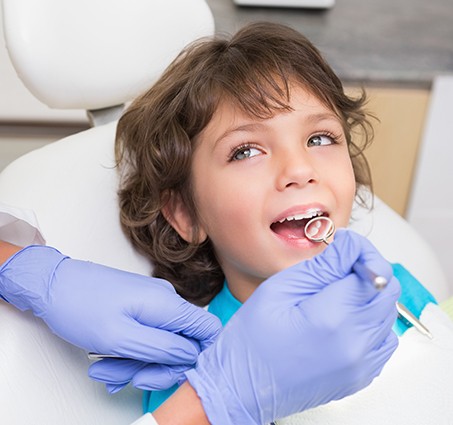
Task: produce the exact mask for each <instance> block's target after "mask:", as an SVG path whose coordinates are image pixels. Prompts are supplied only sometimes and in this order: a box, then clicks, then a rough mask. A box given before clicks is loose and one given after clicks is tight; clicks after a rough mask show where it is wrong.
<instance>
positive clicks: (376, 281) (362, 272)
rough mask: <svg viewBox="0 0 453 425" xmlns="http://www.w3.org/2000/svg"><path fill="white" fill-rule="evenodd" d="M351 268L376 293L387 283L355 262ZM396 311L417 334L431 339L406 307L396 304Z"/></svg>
mask: <svg viewBox="0 0 453 425" xmlns="http://www.w3.org/2000/svg"><path fill="white" fill-rule="evenodd" d="M352 268H353V270H354V271H355V272H356V273H357V274H358V275H359V276H360V277H361V278H362V279H365V280H368V281H370V282H372V283H373V285H374V287H375V288H376V289H377V290H378V291H381V290H382V289H384V288H385V287H386V286H387V283H388V282H387V279H386V278H385V277H384V276H379V275H377V274H376V273H374V272H373V271H372V270H370V269H369V268H368V267H366V266H365V265H364V264H362V263H359V262H358V261H357V262H356V263H355V264H354V266H353V267H352ZM396 309H397V310H398V315H399V316H400V318H402V319H403V321H405V322H407V323H409V324H411V325H412V326H413V327H414V328H416V329H417V330H418V331H419V332H421V333H422V334H423V335H425V336H427V337H428V338H430V339H432V338H433V336H432V334H431V332H430V331H429V330H428V328H427V327H426V326H425V325H424V324H423V323H422V322H420V320H418V319H417V317H416V316H414V315H413V314H412V313H411V312H410V310H409V309H408V308H407V307H405V306H404V305H403V304H401V303H400V302H397V303H396Z"/></svg>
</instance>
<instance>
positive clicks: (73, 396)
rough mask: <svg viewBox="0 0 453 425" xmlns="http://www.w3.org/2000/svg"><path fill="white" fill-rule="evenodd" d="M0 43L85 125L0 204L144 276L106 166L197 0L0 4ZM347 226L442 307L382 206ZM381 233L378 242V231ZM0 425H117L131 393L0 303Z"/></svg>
mask: <svg viewBox="0 0 453 425" xmlns="http://www.w3.org/2000/svg"><path fill="white" fill-rule="evenodd" d="M3 19H4V29H5V40H6V45H7V48H8V50H9V54H10V57H11V60H12V63H13V65H14V67H15V68H16V70H17V73H18V75H19V76H20V78H21V79H22V81H23V83H24V84H25V85H26V86H27V88H28V89H29V90H30V92H31V93H33V94H34V95H35V96H36V97H37V98H38V99H39V100H41V101H42V102H43V103H45V104H46V105H48V106H49V107H51V108H62V109H65V108H69V109H85V110H87V111H88V115H89V117H90V122H91V123H92V125H93V127H92V128H90V129H89V130H86V131H82V132H80V133H77V134H74V135H72V136H70V137H67V138H65V139H63V140H60V141H57V142H54V143H51V144H49V145H47V146H45V147H43V148H41V149H38V150H35V151H33V152H30V153H29V154H27V155H25V156H23V157H21V158H19V159H18V160H16V161H15V162H13V163H11V164H10V165H9V166H8V167H7V168H6V169H5V170H4V171H3V172H2V173H1V174H0V199H1V200H2V201H3V202H4V203H7V204H9V205H11V206H14V207H18V208H21V209H26V210H29V211H31V212H33V213H34V215H35V217H36V220H37V222H38V224H39V228H40V230H41V233H42V235H43V237H44V238H45V240H46V242H47V244H49V245H51V246H55V247H57V248H58V249H59V250H60V251H62V252H64V253H65V254H67V255H70V256H71V257H73V258H78V259H85V260H90V261H94V262H97V263H101V264H105V265H108V266H112V267H117V268H121V269H125V270H128V271H132V272H137V273H142V274H147V275H149V274H150V273H151V266H150V264H149V263H148V261H147V260H146V259H145V258H143V257H142V256H141V255H139V254H138V253H137V252H136V251H135V250H134V249H133V247H132V246H131V244H130V243H129V241H128V240H127V239H126V237H125V236H124V234H123V233H122V230H121V226H120V222H119V211H118V203H117V194H116V190H117V185H118V176H117V171H116V169H115V162H114V153H113V149H114V137H115V129H116V122H117V119H118V117H119V114H121V111H122V108H123V105H124V104H127V102H129V101H130V100H131V99H133V98H134V97H135V96H136V95H137V94H139V93H140V92H142V91H144V90H146V89H147V88H148V87H149V86H150V85H151V84H152V83H153V81H154V80H155V79H156V78H157V77H158V76H159V75H160V73H161V72H162V71H163V69H164V68H165V67H166V66H167V65H168V64H169V62H170V61H171V60H172V59H173V58H174V57H175V56H176V54H177V53H178V52H179V51H180V50H181V48H182V47H183V46H184V45H186V44H187V43H189V42H190V41H192V40H193V39H196V38H198V37H200V36H204V35H209V34H212V33H213V30H214V24H213V18H212V15H211V12H210V10H209V8H208V6H207V4H206V3H205V1H203V0H134V1H128V0H78V1H76V2H61V1H59V0H3ZM354 217H355V221H354V223H353V224H352V227H353V228H354V229H355V230H357V231H358V232H360V233H362V234H364V235H367V236H368V237H369V238H370V239H371V241H372V242H374V244H375V245H376V246H377V247H378V248H379V249H380V250H381V252H382V253H383V254H384V256H386V257H387V258H388V260H389V261H391V262H400V263H402V264H404V265H405V267H406V268H408V269H409V270H410V271H411V272H412V273H413V274H414V275H415V276H416V277H417V278H418V279H419V280H420V281H421V282H423V283H424V284H425V286H427V287H428V288H429V289H430V290H431V292H432V293H433V294H434V295H435V296H436V297H437V298H438V299H439V300H443V299H445V298H446V297H447V296H449V293H448V289H447V288H448V286H447V283H446V279H445V277H444V275H443V273H442V270H441V267H440V265H439V263H438V261H437V259H436V257H435V256H434V254H433V252H432V250H431V249H430V247H429V246H428V245H427V244H426V243H425V242H424V241H423V240H422V239H421V237H420V236H419V235H418V234H417V233H416V232H415V231H414V229H413V228H412V227H411V226H410V225H409V224H408V223H407V222H406V221H405V220H404V219H402V218H401V217H400V216H399V215H398V214H396V213H395V212H394V211H393V210H391V209H390V208H389V207H388V206H387V205H386V204H385V203H383V202H382V201H381V200H379V199H375V208H374V209H373V210H372V211H371V212H370V211H368V210H366V209H364V208H361V207H359V206H357V207H356V208H355V211H354ZM389 234H393V235H394V236H393V238H391V239H389V238H388V235H389ZM0 323H1V326H0V400H2V412H1V414H0V417H1V422H2V423H5V424H30V423H32V424H38V425H40V424H43V425H44V424H45V425H57V424H58V425H62V424H66V425H75V424H84V425H101V424H102V425H117V424H118V425H127V424H129V423H131V422H132V421H134V420H135V419H136V418H138V417H139V416H140V415H141V399H140V394H139V392H138V391H135V390H134V389H131V388H127V389H126V390H123V391H121V392H119V393H118V394H115V395H114V396H110V395H108V394H107V393H106V391H105V389H104V387H103V385H101V384H99V383H96V382H93V381H91V380H90V379H89V378H88V377H87V368H88V366H89V360H88V359H87V357H86V353H85V352H83V351H82V350H80V349H78V348H75V347H72V346H70V345H69V344H67V343H65V342H64V341H62V340H60V339H59V338H57V337H56V336H55V335H53V334H52V333H51V332H50V331H49V330H48V329H47V328H46V327H45V325H44V324H43V323H42V322H41V321H40V320H39V319H37V318H35V317H34V316H33V315H31V314H24V313H21V312H18V311H16V310H15V309H14V308H12V307H11V306H9V305H8V304H6V303H1V304H0Z"/></svg>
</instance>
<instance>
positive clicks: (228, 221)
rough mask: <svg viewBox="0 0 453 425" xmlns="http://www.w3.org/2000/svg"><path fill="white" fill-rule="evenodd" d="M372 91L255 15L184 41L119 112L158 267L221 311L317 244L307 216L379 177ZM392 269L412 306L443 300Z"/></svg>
mask: <svg viewBox="0 0 453 425" xmlns="http://www.w3.org/2000/svg"><path fill="white" fill-rule="evenodd" d="M364 105H365V95H364V94H363V95H362V96H361V97H359V98H357V99H353V98H350V97H348V96H347V95H345V93H344V91H343V88H342V84H341V82H340V80H339V79H338V77H337V76H336V75H335V73H334V72H333V71H332V69H331V68H330V67H329V65H328V64H327V63H326V62H325V61H324V59H323V58H322V56H321V55H320V53H319V52H318V51H317V49H316V48H315V47H314V46H313V45H312V44H311V43H310V42H309V41H308V40H307V39H306V38H305V37H304V36H302V35H301V34H300V33H298V32H296V31H294V30H292V29H290V28H288V27H285V26H281V25H277V24H270V23H255V24H250V25H248V26H246V27H245V28H243V29H242V30H240V31H239V32H238V33H237V34H236V35H235V36H233V37H232V38H231V39H229V40H228V39H222V38H215V39H210V40H204V41H200V42H198V43H195V44H194V45H192V46H189V47H188V48H187V49H186V50H184V51H183V52H182V53H181V55H180V56H179V57H178V58H177V59H176V60H175V62H174V63H173V64H172V65H171V66H170V67H169V68H168V69H167V71H166V72H165V73H164V75H163V76H162V77H161V79H160V80H159V81H158V82H157V83H156V84H155V85H154V86H153V87H151V89H150V90H149V91H148V92H147V93H145V94H144V95H143V96H141V97H140V98H138V99H137V100H136V101H135V102H134V103H133V104H132V105H131V106H130V108H129V109H128V110H127V111H126V113H125V114H124V116H123V117H122V119H121V120H120V122H119V124H118V133H117V157H118V160H119V161H120V163H121V164H122V167H123V168H122V169H123V176H122V189H121V191H120V206H121V221H122V223H123V226H124V228H125V230H126V232H127V233H128V235H129V237H130V238H131V240H132V241H133V243H134V244H135V246H136V247H137V248H139V250H141V251H142V252H144V253H145V254H146V255H147V256H148V257H149V258H150V260H151V261H152V263H153V264H154V275H155V276H158V277H162V278H164V279H167V280H169V281H170V282H173V284H174V286H175V288H176V289H177V291H178V292H179V293H180V294H181V295H182V296H183V297H185V298H186V299H188V300H190V301H192V302H194V303H196V304H198V305H206V304H208V303H210V306H209V309H210V311H212V312H214V313H215V314H217V315H218V316H219V317H220V318H221V320H222V322H223V323H226V322H227V321H228V319H229V318H230V317H231V315H232V314H234V312H235V311H236V310H237V308H239V306H240V305H241V303H242V302H244V301H245V300H246V299H247V298H248V297H249V296H250V295H251V294H252V293H253V291H254V290H255V289H256V288H257V286H258V285H259V284H260V283H261V282H262V281H263V280H265V279H266V278H268V277H269V276H271V275H273V274H275V273H276V272H278V271H280V270H282V269H284V268H286V267H289V266H291V265H293V264H295V263H297V262H299V261H301V260H304V259H308V258H311V257H313V256H315V255H316V254H318V253H320V252H321V251H322V250H323V249H324V248H325V245H324V244H322V243H314V242H310V241H309V240H308V239H307V238H306V237H305V234H304V230H303V229H304V226H305V224H306V222H307V221H308V220H309V219H310V218H312V217H315V216H326V217H329V218H330V219H332V220H333V222H334V223H335V225H336V227H346V226H347V225H348V223H349V220H350V218H351V210H352V205H353V202H354V199H355V198H356V197H358V196H359V195H358V194H359V193H360V192H359V189H360V188H362V187H368V188H370V186H371V178H370V173H369V168H368V165H367V163H366V160H365V158H364V156H363V150H364V148H365V147H366V146H367V145H368V143H369V142H370V141H371V138H372V137H371V136H372V130H371V125H370V122H369V120H368V118H367V116H366V114H365V111H364ZM353 134H354V135H357V134H360V135H361V138H360V141H358V140H357V139H356V138H354V139H353ZM395 272H397V273H399V277H402V279H401V280H403V281H406V282H410V285H408V284H407V283H406V284H405V283H404V282H402V286H403V292H405V294H406V295H405V296H406V298H405V302H406V304H407V303H408V302H409V301H410V300H411V299H414V300H416V303H415V304H416V305H415V304H414V309H415V310H416V311H413V313H414V314H416V315H419V314H420V312H421V310H423V308H424V307H425V305H426V304H427V303H429V302H435V301H434V299H433V297H432V296H431V295H430V294H429V293H428V292H427V291H426V290H425V289H424V288H423V287H421V285H419V284H418V283H417V282H415V281H414V279H413V278H411V277H410V275H409V274H408V273H407V272H406V271H405V270H404V269H402V268H401V267H395ZM194 276H196V279H194ZM409 287H410V288H411V289H408V288H409ZM408 294H409V295H408ZM403 296H404V294H403ZM411 306H412V304H411ZM399 326H402V325H401V324H400V325H399ZM403 330H404V329H403ZM153 399H154V395H153V397H152V398H151V402H150V403H151V406H156V403H158V402H159V400H158V399H154V400H153ZM151 408H152V407H151ZM315 410H316V409H315ZM348 420H350V418H349V419H348ZM295 423H297V422H295ZM321 423H322V422H321Z"/></svg>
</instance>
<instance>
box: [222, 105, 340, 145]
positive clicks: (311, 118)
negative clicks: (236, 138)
mask: <svg viewBox="0 0 453 425" xmlns="http://www.w3.org/2000/svg"><path fill="white" fill-rule="evenodd" d="M304 121H306V122H307V124H317V123H319V122H322V121H336V122H338V123H339V124H341V121H340V119H339V118H338V116H337V115H335V114H334V113H333V112H321V113H317V114H310V115H308V116H306V117H305V118H304ZM264 128H266V124H265V123H261V122H258V123H256V122H252V123H246V124H241V125H239V126H237V127H233V128H229V129H227V130H226V131H225V132H224V133H223V134H222V135H221V136H220V137H219V138H218V139H217V140H216V141H215V142H214V146H217V144H218V143H219V142H221V141H222V140H223V139H225V138H226V137H228V136H229V135H230V134H233V133H241V132H253V131H256V130H263V129H264Z"/></svg>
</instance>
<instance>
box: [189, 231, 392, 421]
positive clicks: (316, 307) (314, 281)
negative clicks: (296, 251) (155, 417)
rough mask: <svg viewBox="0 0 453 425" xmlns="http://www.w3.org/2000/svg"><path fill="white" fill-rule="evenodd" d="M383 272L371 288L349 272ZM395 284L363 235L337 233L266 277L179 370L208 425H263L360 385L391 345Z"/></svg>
mask: <svg viewBox="0 0 453 425" xmlns="http://www.w3.org/2000/svg"><path fill="white" fill-rule="evenodd" d="M357 260H360V261H362V262H363V263H365V264H366V265H368V266H369V267H370V268H371V269H372V270H374V271H375V272H376V273H378V274H381V275H383V276H385V277H386V278H387V279H388V280H389V285H388V286H387V288H386V289H384V290H383V291H382V292H380V293H379V292H377V291H376V289H374V287H373V286H372V285H371V283H368V282H364V281H361V280H360V278H359V277H358V276H357V275H355V274H354V273H353V272H352V269H351V268H352V265H353V264H354V262H355V261H357ZM399 293H400V288H399V284H398V282H397V281H396V279H394V278H393V277H392V269H391V266H390V264H388V263H387V262H386V261H385V260H384V259H383V258H382V257H381V256H380V255H379V254H378V252H377V251H376V250H375V248H374V247H373V246H372V245H371V244H370V243H369V242H368V241H367V240H366V239H364V238H363V237H361V236H359V235H357V234H354V233H352V232H349V231H342V230H339V231H338V232H337V234H336V236H335V241H334V242H333V243H332V244H331V245H330V246H329V247H327V248H326V250H325V251H324V252H323V253H322V254H320V255H319V256H317V257H315V258H314V259H312V260H308V261H304V262H302V263H299V264H297V265H296V266H293V267H291V268H289V269H286V270H284V271H282V272H280V273H278V274H276V275H274V276H273V277H271V278H269V279H268V280H267V281H265V282H264V283H263V284H262V285H261V286H260V287H259V288H258V289H257V290H256V291H255V292H254V294H253V295H252V296H251V297H250V298H249V299H248V300H247V302H246V303H244V305H243V306H242V307H241V308H240V309H239V310H238V312H237V313H236V314H235V315H234V316H233V317H232V319H231V320H230V322H229V323H228V324H227V325H226V327H225V328H224V331H223V332H222V333H221V334H220V336H219V338H218V339H217V341H216V342H215V343H214V344H213V345H212V346H210V347H209V348H208V349H206V350H205V351H203V352H202V353H201V354H200V356H199V359H198V363H197V366H196V368H194V369H192V370H189V371H187V372H185V374H186V376H187V378H188V380H189V382H190V384H191V385H192V386H193V387H194V388H195V390H196V392H197V394H198V395H199V397H200V398H201V401H202V403H203V406H204V410H205V412H206V414H207V416H208V418H209V421H210V423H212V424H215V425H217V424H219V425H220V424H221V425H228V424H239V423H243V424H245V423H247V424H265V423H269V422H270V421H272V420H275V419H278V418H282V417H285V416H288V415H290V414H293V413H296V412H300V411H303V410H306V409H308V408H311V407H314V406H318V405H321V404H324V403H327V402H329V401H331V400H336V399H340V398H343V397H345V396H347V395H350V394H352V393H354V392H356V391H358V390H360V389H362V388H364V387H365V386H367V385H368V384H369V383H370V382H371V381H372V380H373V379H374V378H375V377H376V376H377V375H378V374H379V373H380V371H381V370H382V368H383V366H384V364H385V363H386V362H387V360H388V359H389V358H390V356H391V355H392V353H393V352H394V350H395V349H396V347H397V344H398V342H397V337H396V335H395V334H394V333H393V331H392V325H393V323H394V322H395V320H396V317H397V311H396V307H395V303H396V301H397V299H398V296H399Z"/></svg>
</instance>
